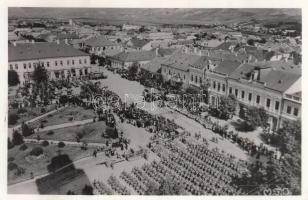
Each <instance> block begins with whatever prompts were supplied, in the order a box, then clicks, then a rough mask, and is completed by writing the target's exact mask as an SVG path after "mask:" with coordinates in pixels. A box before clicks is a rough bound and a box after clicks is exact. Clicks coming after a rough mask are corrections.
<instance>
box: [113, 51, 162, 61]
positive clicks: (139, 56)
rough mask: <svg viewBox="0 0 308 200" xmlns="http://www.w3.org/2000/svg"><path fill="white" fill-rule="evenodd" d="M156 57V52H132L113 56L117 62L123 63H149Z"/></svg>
mask: <svg viewBox="0 0 308 200" xmlns="http://www.w3.org/2000/svg"><path fill="white" fill-rule="evenodd" d="M155 57H156V52H155V51H132V52H121V53H118V54H116V55H114V56H112V58H113V59H115V60H120V61H123V62H137V61H148V60H153V59H154V58H155Z"/></svg>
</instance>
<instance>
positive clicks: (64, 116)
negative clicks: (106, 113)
mask: <svg viewBox="0 0 308 200" xmlns="http://www.w3.org/2000/svg"><path fill="white" fill-rule="evenodd" d="M94 116H95V113H94V111H93V110H91V109H85V108H83V107H80V106H68V107H66V108H64V109H63V110H61V111H59V112H57V113H55V114H50V115H48V116H47V117H46V118H44V119H43V120H42V122H43V123H44V127H46V126H52V125H57V124H63V123H68V122H73V121H81V120H85V119H90V118H93V117H94ZM32 126H33V127H38V126H39V122H36V123H33V124H32Z"/></svg>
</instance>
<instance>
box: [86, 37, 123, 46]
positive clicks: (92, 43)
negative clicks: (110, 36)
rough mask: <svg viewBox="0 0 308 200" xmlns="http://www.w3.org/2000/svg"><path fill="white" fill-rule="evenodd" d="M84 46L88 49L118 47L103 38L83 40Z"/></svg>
mask: <svg viewBox="0 0 308 200" xmlns="http://www.w3.org/2000/svg"><path fill="white" fill-rule="evenodd" d="M84 44H85V45H86V46H90V47H105V46H118V44H116V43H114V42H111V41H110V40H107V39H106V38H105V37H104V36H98V37H93V38H90V39H88V40H85V41H84Z"/></svg>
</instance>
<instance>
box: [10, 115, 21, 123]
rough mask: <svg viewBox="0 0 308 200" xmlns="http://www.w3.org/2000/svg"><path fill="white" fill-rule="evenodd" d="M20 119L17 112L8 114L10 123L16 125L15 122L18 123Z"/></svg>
mask: <svg viewBox="0 0 308 200" xmlns="http://www.w3.org/2000/svg"><path fill="white" fill-rule="evenodd" d="M18 119H19V117H18V115H16V114H9V116H8V123H9V124H10V125H14V124H16V123H17V121H18Z"/></svg>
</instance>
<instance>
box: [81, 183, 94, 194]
mask: <svg viewBox="0 0 308 200" xmlns="http://www.w3.org/2000/svg"><path fill="white" fill-rule="evenodd" d="M82 194H83V195H93V188H92V186H91V185H87V184H86V185H85V186H84V188H83V189H82Z"/></svg>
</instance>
